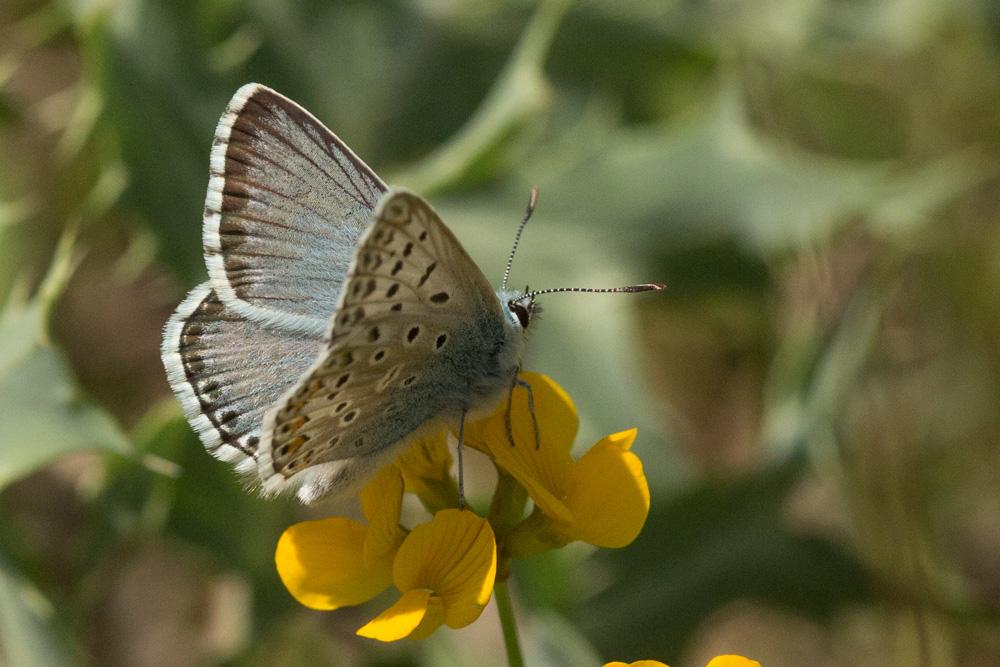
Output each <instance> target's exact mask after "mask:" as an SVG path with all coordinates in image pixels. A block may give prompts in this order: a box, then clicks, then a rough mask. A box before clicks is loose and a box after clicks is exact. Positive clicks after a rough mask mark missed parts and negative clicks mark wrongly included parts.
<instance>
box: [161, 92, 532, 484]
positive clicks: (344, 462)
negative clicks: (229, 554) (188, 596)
mask: <svg viewBox="0 0 1000 667" xmlns="http://www.w3.org/2000/svg"><path fill="white" fill-rule="evenodd" d="M210 167H211V176H210V179H209V188H208V194H207V196H206V203H205V217H204V232H203V243H204V248H205V259H206V264H207V266H208V269H209V278H210V279H209V281H208V282H207V283H205V284H203V285H201V286H199V287H197V288H195V290H193V291H192V292H191V294H189V296H188V298H187V299H186V300H185V301H184V302H183V303H182V304H181V306H180V307H178V309H177V311H176V312H175V313H174V315H173V317H171V319H170V321H169V322H168V323H167V325H166V327H165V331H164V342H163V347H162V357H163V361H164V365H165V367H166V369H167V376H168V379H169V381H170V384H171V387H172V388H173V389H174V392H175V393H176V394H177V395H178V397H179V398H180V400H181V403H182V406H183V407H184V410H185V414H186V416H187V417H188V420H189V421H190V422H191V424H192V425H193V426H194V428H195V430H196V431H197V432H198V433H199V435H200V436H201V439H202V441H203V443H204V444H205V446H206V448H207V449H208V450H209V452H211V453H212V454H213V455H215V456H217V457H219V458H222V459H224V460H228V461H233V462H235V463H237V468H238V469H239V470H241V471H243V472H246V473H250V474H252V475H254V476H255V477H256V479H257V481H258V482H259V484H260V486H261V487H262V488H263V490H264V492H265V493H277V492H282V491H285V490H296V491H297V493H298V496H299V498H300V499H302V500H303V501H304V502H311V501H313V500H316V499H318V498H321V497H323V496H326V495H330V494H336V493H342V492H347V491H350V490H352V489H354V488H355V487H356V485H357V484H358V483H359V482H361V481H363V480H364V479H365V478H366V477H367V476H368V475H369V474H371V473H372V472H373V471H374V470H375V469H376V468H377V467H379V466H380V465H382V464H384V463H385V462H388V460H391V458H392V457H394V456H395V455H396V454H397V453H398V452H399V450H400V449H401V448H402V447H404V446H405V445H406V444H407V443H408V442H410V441H412V440H413V439H414V438H416V437H419V436H421V435H422V434H424V433H426V432H428V431H430V430H433V429H439V428H444V427H447V426H455V425H457V423H458V421H459V419H460V418H462V417H463V415H466V414H470V413H471V414H477V413H481V412H484V411H487V410H490V409H492V408H493V407H494V406H495V405H496V403H497V402H498V401H499V400H501V399H502V398H503V397H504V396H505V395H506V392H507V391H509V389H510V387H511V383H512V382H513V381H514V378H515V375H516V373H517V369H518V368H519V366H520V358H521V352H522V349H523V344H524V324H525V322H524V321H522V319H520V318H519V317H518V316H517V315H516V314H515V312H514V311H513V310H511V308H509V307H508V306H507V304H508V303H509V299H510V297H511V296H512V293H509V292H506V291H502V292H501V293H499V294H498V293H496V292H494V291H493V289H492V287H491V286H490V284H489V282H488V281H487V280H486V278H485V277H484V276H483V275H482V272H481V271H480V270H479V269H478V267H477V266H476V265H475V263H474V262H473V261H472V260H471V258H469V256H468V255H467V253H466V252H465V250H464V249H463V248H462V246H461V244H460V243H459V242H458V240H457V239H456V238H455V237H454V235H453V234H452V233H451V231H450V230H449V229H448V228H447V227H446V226H445V225H444V223H443V222H442V221H441V219H440V218H439V217H438V215H437V214H436V213H435V212H434V211H433V209H432V208H431V207H430V205H429V204H427V202H426V201H424V200H423V199H422V198H421V197H419V196H417V195H415V194H413V193H411V192H408V191H406V190H402V189H390V188H388V187H387V186H386V185H385V184H384V183H383V182H382V181H381V179H379V178H378V176H376V175H375V174H374V172H372V171H371V170H370V169H369V168H368V167H367V166H366V165H365V164H364V163H363V162H362V161H361V160H360V159H359V158H357V156H355V155H354V154H353V153H352V152H351V151H350V149H349V148H347V146H346V145H344V144H343V142H341V141H340V140H339V139H338V138H337V137H336V136H335V135H333V133H332V132H330V131H329V130H328V129H326V128H325V127H324V126H323V125H322V124H321V123H320V122H319V121H318V120H316V119H315V118H314V117H313V116H312V115H311V114H309V113H308V112H307V111H305V110H304V109H302V108H301V107H299V106H298V105H297V104H295V103H294V102H292V101H291V100H288V99H287V98H285V97H283V96H281V95H279V94H278V93H276V92H274V91H272V90H270V89H268V88H266V87H264V86H260V85H258V84H248V85H246V86H244V87H242V88H241V89H240V90H239V91H237V93H236V94H235V95H234V96H233V98H232V100H231V101H230V103H229V106H228V107H227V109H226V112H225V113H224V114H223V116H222V118H221V120H220V121H219V125H218V127H217V129H216V136H215V141H214V143H213V148H212V154H211V160H210Z"/></svg>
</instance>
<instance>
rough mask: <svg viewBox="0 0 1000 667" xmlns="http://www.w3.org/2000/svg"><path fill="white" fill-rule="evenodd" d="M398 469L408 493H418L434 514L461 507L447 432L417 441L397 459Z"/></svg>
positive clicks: (443, 431) (421, 500)
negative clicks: (452, 471)
mask: <svg viewBox="0 0 1000 667" xmlns="http://www.w3.org/2000/svg"><path fill="white" fill-rule="evenodd" d="M396 466H397V467H398V468H399V470H400V472H402V474H403V480H404V481H405V482H406V490H407V491H409V492H410V493H414V494H416V496H417V497H418V498H420V502H422V503H423V504H424V507H426V508H428V509H429V510H430V511H431V512H436V511H439V510H442V509H445V508H447V507H455V506H456V505H457V504H458V487H457V486H456V485H455V480H454V479H453V478H452V476H451V451H450V450H449V448H448V432H447V430H441V431H439V432H437V433H435V434H433V435H431V436H428V437H425V438H420V439H419V440H417V441H416V442H414V443H413V445H411V446H410V447H408V448H407V449H406V451H404V452H403V453H402V454H401V455H400V456H399V457H398V458H397V459H396Z"/></svg>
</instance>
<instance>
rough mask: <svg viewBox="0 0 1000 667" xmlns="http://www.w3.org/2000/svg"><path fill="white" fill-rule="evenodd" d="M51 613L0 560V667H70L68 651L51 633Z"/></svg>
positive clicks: (34, 592) (50, 608)
mask: <svg viewBox="0 0 1000 667" xmlns="http://www.w3.org/2000/svg"><path fill="white" fill-rule="evenodd" d="M54 615H55V609H54V608H53V607H52V605H51V603H49V601H48V600H46V599H45V598H44V597H42V594H41V593H39V592H38V590H37V589H35V587H34V586H32V585H31V584H30V583H29V582H28V581H27V580H25V579H24V578H22V577H20V576H19V575H18V574H16V573H15V572H13V571H12V570H11V569H10V566H9V564H8V563H7V562H6V561H5V560H4V559H2V558H0V664H4V665H45V666H46V667H59V666H60V665H72V664H74V661H73V660H71V659H70V655H71V652H70V649H69V647H68V646H66V644H65V643H64V641H63V640H62V638H61V637H59V636H58V635H57V634H56V633H55V632H53V629H52V620H53V617H54Z"/></svg>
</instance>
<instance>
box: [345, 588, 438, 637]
mask: <svg viewBox="0 0 1000 667" xmlns="http://www.w3.org/2000/svg"><path fill="white" fill-rule="evenodd" d="M430 599H431V591H428V590H425V589H424V590H421V589H417V590H412V591H407V592H405V593H403V597H401V598H399V599H398V600H396V604H394V605H392V606H391V607H389V608H388V609H386V610H385V611H383V612H382V613H381V614H379V615H378V616H376V617H375V618H373V619H372V620H370V621H368V623H367V624H365V625H364V626H363V627H362V628H360V629H359V630H358V632H357V634H358V635H360V636H362V637H368V638H370V639H377V640H379V641H381V642H394V641H397V640H400V639H404V638H405V637H409V636H410V633H412V632H413V631H414V630H416V629H417V627H418V626H419V625H420V623H421V621H423V620H424V616H425V615H426V614H427V605H428V602H429V601H430Z"/></svg>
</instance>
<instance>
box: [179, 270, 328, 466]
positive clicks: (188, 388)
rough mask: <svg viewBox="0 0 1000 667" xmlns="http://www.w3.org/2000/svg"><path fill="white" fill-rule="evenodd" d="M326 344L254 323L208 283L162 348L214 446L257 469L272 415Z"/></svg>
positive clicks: (193, 418)
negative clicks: (263, 426) (268, 413)
mask: <svg viewBox="0 0 1000 667" xmlns="http://www.w3.org/2000/svg"><path fill="white" fill-rule="evenodd" d="M322 345H323V343H322V340H321V338H320V337H319V336H315V335H310V334H289V333H288V332H285V331H282V330H279V329H274V328H270V327H266V326H262V325H260V324H257V323H253V322H249V321H248V320H246V319H245V318H243V317H242V316H241V315H239V314H238V313H236V312H235V311H234V310H232V309H231V308H229V307H227V306H226V305H225V304H223V303H222V301H221V300H220V299H219V298H218V296H217V295H216V293H215V291H214V290H212V288H211V285H210V284H209V283H205V284H202V285H199V286H198V287H196V288H195V289H194V290H192V291H191V293H190V294H189V295H188V297H187V299H185V300H184V302H183V303H181V305H180V306H179V307H178V308H177V311H176V312H175V313H174V315H173V316H172V317H171V318H170V320H169V321H168V322H167V325H166V328H165V331H164V337H163V348H162V350H161V353H162V357H163V364H164V366H165V367H166V369H167V377H168V380H169V381H170V386H171V388H172V389H173V390H174V393H176V394H177V396H178V397H179V398H180V400H181V404H182V405H183V407H184V412H185V415H186V416H187V418H188V421H189V422H190V423H191V425H192V426H193V427H194V429H195V431H197V432H198V435H199V437H200V438H201V440H202V442H203V443H204V444H205V447H206V449H207V450H208V451H209V452H210V453H211V454H212V455H214V456H216V457H218V458H221V459H223V460H227V461H233V462H236V463H238V464H243V465H239V466H238V467H239V468H240V469H241V470H245V471H251V470H255V468H256V463H255V460H256V458H257V446H258V443H259V442H260V435H261V421H262V418H263V416H264V412H265V411H266V410H267V409H268V408H269V407H271V405H273V404H274V402H275V401H277V400H278V398H280V397H281V396H282V395H283V394H284V393H285V392H286V391H287V390H288V388H289V386H290V385H292V384H293V383H294V382H295V380H296V379H297V378H298V377H300V376H301V374H302V373H303V372H304V371H305V370H306V369H307V368H309V366H310V365H311V364H312V363H313V361H314V360H315V358H316V354H317V352H318V351H319V350H320V349H321V348H322Z"/></svg>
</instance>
